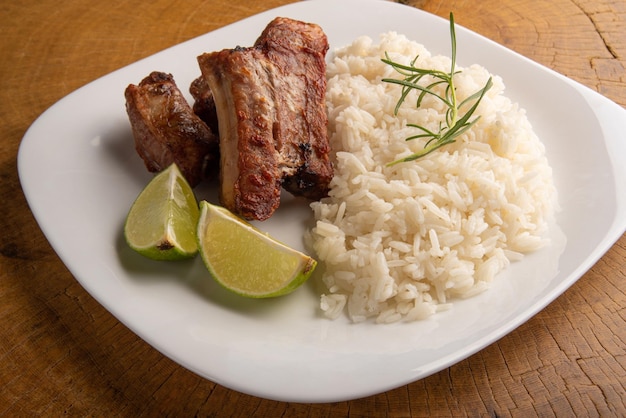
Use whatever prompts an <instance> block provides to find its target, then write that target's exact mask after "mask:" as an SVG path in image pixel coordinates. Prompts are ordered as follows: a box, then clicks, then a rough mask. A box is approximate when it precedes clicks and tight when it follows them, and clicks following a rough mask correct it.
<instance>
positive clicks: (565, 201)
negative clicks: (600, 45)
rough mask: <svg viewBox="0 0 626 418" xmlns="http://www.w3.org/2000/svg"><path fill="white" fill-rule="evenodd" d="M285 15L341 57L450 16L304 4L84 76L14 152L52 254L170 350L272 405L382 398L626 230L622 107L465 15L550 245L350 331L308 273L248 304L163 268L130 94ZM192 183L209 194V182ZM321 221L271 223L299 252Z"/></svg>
mask: <svg viewBox="0 0 626 418" xmlns="http://www.w3.org/2000/svg"><path fill="white" fill-rule="evenodd" d="M355 11H358V13H356V12H355ZM276 16H285V17H291V18H295V19H299V20H304V21H309V22H314V23H317V24H319V25H320V26H321V27H322V28H323V29H324V31H325V32H326V33H327V35H328V38H329V41H330V44H331V51H332V49H334V48H337V47H340V46H343V45H346V44H348V43H350V42H352V40H353V39H354V38H356V37H357V36H360V35H369V36H371V37H373V38H374V39H377V38H378V35H379V34H380V33H382V32H386V31H389V30H395V31H397V32H399V33H402V34H405V35H407V36H408V37H409V38H410V39H413V40H416V41H418V42H420V43H423V44H424V45H425V46H426V48H427V49H429V50H430V51H431V52H433V53H434V54H446V55H449V25H448V22H447V21H446V20H444V19H441V18H439V17H436V16H433V15H430V14H427V13H425V12H423V11H420V10H418V9H415V8H412V7H407V6H402V5H399V4H396V3H391V2H384V1H376V0H343V1H336V0H320V1H306V2H299V3H294V4H290V5H287V6H284V7H281V8H278V9H274V10H270V11H267V12H264V13H261V14H259V15H256V16H253V17H251V18H248V19H245V20H243V21H240V22H237V23H235V24H232V25H230V26H227V27H224V28H222V29H219V30H216V31H214V32H211V33H208V34H206V35H203V36H200V37H198V38H196V39H192V40H190V41H187V42H185V43H182V44H180V45H177V46H174V47H172V48H170V49H167V50H165V51H162V52H160V53H158V54H156V55H153V56H151V57H149V58H146V59H144V60H141V61H139V62H136V63H134V64H132V65H130V66H127V67H125V68H122V69H120V70H118V71H116V72H114V73H112V74H109V75H107V76H105V77H102V78H100V79H98V80H96V81H94V82H92V83H90V84H88V85H86V86H84V87H83V88H81V89H79V90H77V91H76V92H74V93H72V94H70V95H68V96H67V97H65V98H64V99H62V100H60V101H59V102H58V103H56V104H55V105H54V106H52V107H51V108H50V109H49V110H47V111H46V112H45V113H44V114H42V115H41V117H39V118H38V119H37V121H35V122H34V123H33V125H32V126H31V128H30V129H29V130H28V132H27V133H26V135H25V137H24V139H23V142H22V144H21V147H20V151H19V159H18V165H19V175H20V180H21V182H22V186H23V189H24V192H25V194H26V197H27V199H28V202H29V205H30V207H31V209H32V211H33V213H34V215H35V217H36V219H37V221H38V223H39V224H40V226H41V228H42V230H43V232H44V233H45V235H46V237H47V238H48V240H49V241H50V243H51V245H52V246H53V248H54V249H55V250H56V252H57V253H58V255H59V257H60V258H61V259H62V260H63V262H64V263H65V264H66V265H67V267H68V268H69V269H70V271H71V272H72V274H73V275H74V276H75V277H76V279H77V280H78V281H79V282H80V283H81V285H82V286H84V288H85V289H86V290H87V291H88V292H89V293H90V294H91V295H93V296H94V298H96V299H97V300H98V301H99V302H100V303H101V304H102V305H103V306H105V307H106V308H107V309H108V310H109V311H110V312H111V313H112V314H113V315H115V316H116V317H117V318H118V319H119V320H120V321H122V322H123V323H124V324H125V325H127V326H128V327H129V328H130V329H131V330H133V331H134V332H135V333H137V334H138V335H139V336H140V337H141V338H143V339H144V340H146V341H147V342H148V343H150V344H151V345H152V346H153V347H155V348H156V349H157V350H159V351H161V352H162V353H163V354H165V355H166V356H168V357H170V358H172V359H173V360H174V361H176V362H178V363H180V364H181V365H183V366H185V367H187V368H189V369H190V370H192V371H194V372H196V373H197V374H199V375H201V376H204V377H206V378H207V379H210V380H212V381H214V382H216V383H219V384H222V385H224V386H227V387H229V388H232V389H235V390H238V391H241V392H245V393H248V394H252V395H256V396H260V397H265V398H270V399H277V400H284V401H297V402H332V401H340V400H347V399H353V398H358V397H363V396H367V395H370V394H374V393H379V392H383V391H386V390H389V389H391V388H394V387H397V386H401V385H403V384H406V383H408V382H411V381H415V380H418V379H420V378H423V377H425V376H428V375H430V374H432V373H435V372H437V371H439V370H441V369H443V368H445V367H448V366H450V365H451V364H454V363H456V362H458V361H460V360H462V359H464V358H466V357H468V356H470V355H471V354H473V353H475V352H476V351H478V350H480V349H481V348H483V347H485V346H486V345H488V344H490V343H492V342H494V341H496V340H497V339H499V338H501V337H502V336H504V335H505V334H507V333H508V332H510V331H511V330H513V329H514V328H516V327H517V326H519V325H520V324H522V323H523V322H525V321H526V320H527V319H528V318H530V317H531V316H533V315H534V314H536V313H537V312H538V311H540V310H541V309H543V308H544V307H545V306H546V305H547V304H548V303H550V302H551V301H552V300H553V299H555V298H556V297H557V296H559V295H560V294H561V293H562V292H563V291H565V290H566V289H567V288H568V287H570V286H571V285H572V284H573V283H574V282H575V281H576V280H577V279H578V278H579V277H580V276H581V275H582V274H583V273H584V272H585V271H587V270H588V269H589V268H590V267H591V266H592V265H593V264H594V263H595V262H596V261H597V260H598V259H599V258H600V257H601V256H602V254H604V252H605V251H606V250H607V249H608V248H610V246H611V245H612V244H613V243H614V242H615V241H616V240H617V239H618V238H619V237H620V236H621V235H622V234H623V232H624V230H625V229H626V137H625V134H624V132H626V111H625V110H624V109H623V108H621V107H620V106H618V105H616V104H615V103H613V102H611V101H609V100H608V99H606V98H604V97H602V96H600V95H599V94H597V93H595V92H593V91H591V90H590V89H588V88H586V87H584V86H582V85H580V84H578V83H576V82H574V81H572V80H569V79H567V78H565V77H563V76H560V75H558V74H556V73H555V72H553V71H550V70H548V69H546V68H544V67H542V66H540V65H538V64H536V63H533V62H531V61H530V60H528V59H526V58H524V57H522V56H520V55H518V54H516V53H514V52H511V51H510V50H507V49H506V48H504V47H502V46H499V45H497V44H495V43H494V42H491V41H489V40H487V39H485V38H483V37H481V36H479V35H477V34H475V33H472V32H470V31H468V30H465V29H464V28H462V27H460V26H459V27H457V43H458V48H459V52H458V57H457V59H458V64H459V65H460V66H468V65H470V64H473V63H477V64H480V65H482V66H484V67H486V68H487V69H489V70H490V71H491V72H492V73H494V74H498V75H500V76H502V78H503V80H504V82H505V84H506V86H507V95H508V96H509V97H510V98H511V99H513V101H516V102H518V103H520V105H521V106H522V107H524V108H526V109H527V112H528V117H529V119H530V121H531V123H532V124H533V126H534V128H535V131H536V132H537V134H538V135H539V137H540V138H541V139H542V140H543V142H544V143H545V145H546V149H547V155H548V158H549V160H550V162H551V165H552V166H553V168H554V176H555V181H556V184H557V188H558V192H559V199H560V204H561V206H562V209H563V210H562V211H561V212H560V213H559V214H558V217H557V224H558V225H556V226H555V227H554V228H553V232H552V234H551V238H552V239H553V245H552V246H550V247H548V248H546V249H544V250H541V251H539V252H537V253H534V254H532V255H530V256H528V257H526V258H525V259H524V260H523V261H521V262H518V263H514V264H513V265H512V266H511V267H510V268H509V269H508V270H507V271H506V272H505V273H504V274H501V275H500V276H499V277H498V278H497V280H496V281H495V283H494V285H493V287H492V288H491V289H490V290H489V291H487V292H484V293H482V294H481V295H479V296H477V297H474V298H471V299H468V300H464V301H460V302H457V303H455V305H454V307H453V309H452V310H450V311H447V312H443V313H440V314H437V315H435V316H434V317H433V318H431V319H428V320H426V321H421V322H416V323H397V324H391V325H375V324H372V323H361V324H351V323H349V321H348V320H347V319H345V318H341V319H338V320H336V321H330V320H327V319H324V318H322V317H321V315H320V313H319V310H318V305H319V293H320V291H321V290H320V289H319V288H316V286H319V285H316V280H315V279H313V280H310V281H309V282H308V283H307V284H306V285H304V286H303V287H301V288H300V289H298V290H297V291H296V292H295V293H293V294H292V295H290V296H288V297H285V298H279V299H273V300H248V299H243V298H239V297H237V296H234V295H231V294H229V293H227V292H226V291H224V290H223V289H221V288H220V287H219V286H217V285H216V284H215V283H214V282H213V280H212V279H211V278H210V277H209V275H208V273H207V272H206V270H205V268H204V266H203V265H202V262H201V260H200V258H199V257H198V258H196V259H195V260H193V261H188V262H180V263H163V262H153V261H150V260H147V259H144V258H142V257H141V256H139V255H137V254H135V253H133V252H132V251H131V250H129V249H128V248H127V246H126V244H125V243H124V239H123V237H122V226H123V222H124V219H125V217H126V214H127V211H128V209H129V208H130V205H131V204H132V202H133V200H134V199H135V197H136V196H137V195H138V194H139V192H140V191H141V189H142V188H143V187H144V186H145V185H146V184H147V182H148V180H149V179H150V178H151V176H150V174H148V173H147V171H146V170H145V168H144V166H143V163H142V162H141V160H140V159H139V157H138V156H137V155H136V153H135V151H134V144H133V140H132V135H131V131H130V125H129V123H128V119H127V116H126V113H125V108H124V95H123V92H124V89H125V88H126V86H127V85H128V84H130V83H134V84H136V83H138V82H139V81H140V80H141V79H142V78H143V77H144V76H146V75H147V74H149V73H150V72H151V71H153V70H159V71H165V72H170V73H172V74H173V75H174V77H175V79H176V81H177V83H178V85H179V86H180V87H181V90H183V91H186V86H189V83H190V82H191V81H192V80H193V79H194V78H195V77H196V76H198V75H199V74H200V72H199V68H198V66H197V62H196V57H197V56H198V55H200V54H201V53H203V52H207V51H212V50H218V49H222V48H232V47H234V46H236V45H244V46H247V45H251V44H252V43H254V41H255V40H256V38H257V37H258V35H259V34H260V33H261V31H262V30H263V28H264V27H265V26H266V25H267V23H269V22H270V21H271V20H272V19H273V18H274V17H276ZM460 23H461V24H462V22H460ZM196 191H197V195H198V198H200V199H204V198H207V199H211V198H212V197H211V196H213V192H214V191H213V190H211V189H210V188H209V187H204V188H203V187H201V188H199V189H197V190H196ZM311 216H312V214H311V211H310V210H309V208H308V206H307V204H306V203H305V202H302V201H298V200H295V199H287V201H285V202H283V204H282V205H281V208H280V209H279V211H278V212H277V213H276V214H275V215H274V217H273V218H272V219H270V220H269V221H266V222H264V223H262V224H260V227H261V228H262V229H264V230H266V231H268V232H269V233H270V234H273V235H274V236H276V237H277V238H279V239H282V240H283V241H285V242H287V243H288V244H290V245H292V246H294V247H298V248H300V249H302V248H303V244H302V236H303V232H304V228H305V227H306V224H307V222H310V220H311Z"/></svg>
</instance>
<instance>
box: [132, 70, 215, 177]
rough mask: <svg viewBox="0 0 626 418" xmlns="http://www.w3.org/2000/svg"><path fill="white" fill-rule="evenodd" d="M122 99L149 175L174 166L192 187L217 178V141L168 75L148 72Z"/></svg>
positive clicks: (136, 144) (137, 146) (136, 146)
mask: <svg viewBox="0 0 626 418" xmlns="http://www.w3.org/2000/svg"><path fill="white" fill-rule="evenodd" d="M124 95H125V97H126V111H127V113H128V117H129V120H130V123H131V127H132V131H133V136H134V138H135V148H136V149H137V152H138V153H139V155H140V156H141V158H142V159H143V161H144V163H145V165H146V168H147V169H148V170H149V171H150V172H158V171H161V170H163V169H165V168H167V167H168V166H169V165H170V164H172V163H173V162H175V163H176V164H177V165H178V167H179V168H180V170H181V172H182V173H183V175H184V176H185V178H186V179H187V181H188V182H189V183H190V184H191V185H192V186H195V185H197V184H198V183H199V182H200V181H201V180H202V179H203V178H205V177H207V176H211V175H216V174H217V170H218V169H219V161H216V160H214V156H215V154H216V153H217V148H218V147H219V143H218V140H217V137H216V136H215V135H213V133H212V132H211V130H210V129H209V127H208V126H207V125H206V124H205V123H204V122H203V121H202V120H201V119H200V118H199V117H198V116H197V115H196V114H194V113H193V111H192V109H191V106H189V104H188V103H187V101H186V100H185V98H184V97H183V95H182V93H181V92H180V90H179V89H178V87H177V86H176V83H175V82H174V79H173V77H172V76H171V75H170V74H165V73H162V72H157V71H155V72H152V73H151V74H150V75H149V76H147V77H146V78H144V79H143V80H142V81H141V82H140V83H139V85H133V84H131V85H129V86H128V87H127V88H126V90H125V92H124Z"/></svg>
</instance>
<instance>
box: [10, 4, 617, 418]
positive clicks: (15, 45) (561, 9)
mask: <svg viewBox="0 0 626 418" xmlns="http://www.w3.org/2000/svg"><path fill="white" fill-rule="evenodd" d="M286 3H289V1H287V0H270V1H264V2H249V1H243V0H229V1H226V0H215V1H211V2H202V1H195V0H190V1H186V2H170V1H165V0H154V1H152V2H150V3H145V2H140V1H138V0H124V1H120V0H112V1H109V2H88V1H86V0H68V1H65V2H60V3H59V2H52V1H50V0H37V1H35V0H24V1H21V2H11V3H9V2H5V3H3V4H2V5H0V35H1V36H0V43H1V48H0V51H2V60H0V79H1V80H2V81H3V88H2V89H0V124H1V125H0V126H2V147H1V148H0V200H1V202H2V203H1V204H2V215H3V216H1V217H0V231H1V232H0V233H1V234H2V240H0V387H1V388H2V389H1V390H0V415H3V416H37V415H43V416H60V415H69V416H129V417H139V416H237V417H249V416H272V417H280V416H284V417H287V416H289V417H291V416H295V417H331V416H332V417H334V416H349V417H365V416H387V417H421V416H429V417H432V416H519V417H527V416H574V415H578V416H624V415H626V396H625V393H626V387H625V382H626V309H625V308H626V236H622V237H621V239H620V240H619V241H618V242H617V243H616V244H615V245H614V246H613V247H612V248H611V249H610V250H609V251H608V252H607V253H606V255H604V256H603V257H602V259H601V260H600V261H599V262H598V263H597V264H596V265H595V266H594V267H593V268H592V269H591V270H590V271H589V272H587V273H586V274H585V275H583V277H582V278H581V279H580V280H579V281H578V282H577V283H576V284H575V285H574V286H573V287H572V288H570V289H569V290H568V291H566V292H565V293H564V294H563V295H562V296H560V297H559V298H558V299H556V301H554V302H553V303H552V304H550V305H549V306H548V307H547V308H546V309H544V310H543V311H541V312H540V313H539V314H537V315H536V316H535V317H533V318H532V319H531V320H529V321H528V322H527V323H525V324H524V325H522V326H521V327H519V328H518V329H516V330H515V331H514V332H512V333H511V334H509V335H507V336H506V337H504V338H502V339H501V340H499V341H498V342H496V343H494V344H492V345H490V346H488V347H486V348H485V349H483V350H482V351H480V352H478V353H477V354H475V355H473V356H471V357H470V358H468V359H467V360H465V361H462V362H460V363H458V364H456V365H454V366H452V367H450V368H448V369H446V370H443V371H441V372H440V373H437V374H434V375H432V376H430V377H427V378H425V379H422V380H420V381H417V382H414V383H411V384H408V385H406V386H402V387H400V388H397V389H395V390H391V391H388V392H386V393H383V394H379V395H375V396H371V397H368V398H364V399H359V400H355V401H350V402H341V403H334V404H312V405H308V404H293V403H282V402H275V401H269V400H265V399H259V398H255V397H252V396H248V395H244V394H241V393H238V392H235V391H232V390H229V389H227V388H224V387H222V386H220V385H218V384H215V383H213V382H210V381H207V380H205V379H202V378H200V377H198V376H196V375H195V374H193V373H192V372H190V371H188V370H186V369H184V368H182V367H180V366H179V365H177V364H176V363H174V362H173V361H171V360H169V359H168V358H166V357H164V356H163V355H161V354H160V353H159V352H157V351H156V350H154V349H153V348H152V347H150V346H149V345H148V344H147V343H145V342H144V341H143V340H141V339H140V338H138V337H137V336H136V335H135V334H133V333H132V332H130V331H129V330H128V329H127V328H126V327H125V326H124V325H122V324H121V323H120V322H119V321H117V320H116V319H115V318H114V317H113V316H112V315H111V314H109V313H108V312H107V311H106V310H105V309H104V308H103V307H102V306H101V305H99V304H98V303H97V302H96V301H95V300H94V299H93V298H92V297H91V296H90V295H89V294H87V293H86V292H85V290H84V289H83V288H82V287H81V286H80V285H79V284H78V283H77V281H76V280H75V279H74V277H72V275H71V274H70V273H69V272H68V270H67V269H66V268H65V267H64V265H63V264H62V263H61V261H60V260H59V258H58V257H57V256H56V254H55V253H54V251H53V250H52V248H51V247H50V245H49V244H48V242H47V241H46V239H45V237H44V235H43V234H42V232H41V230H40V229H39V227H38V225H37V224H36V222H35V220H34V218H33V216H32V214H31V212H30V211H29V209H28V205H27V203H26V200H25V198H24V195H23V193H22V191H21V188H20V184H19V180H18V177H17V167H16V155H17V152H18V147H19V144H20V140H21V138H22V137H23V135H24V133H25V132H26V130H27V129H28V127H29V125H30V124H31V123H32V122H33V121H34V120H35V119H36V118H37V117H38V116H39V115H40V114H41V113H42V112H43V111H45V110H46V109H47V108H48V107H49V106H51V105H52V104H54V103H55V102H56V101H57V100H59V99H61V98H62V97H64V96H65V95H67V94H69V93H70V92H72V91H73V90H75V89H77V88H79V87H80V86H82V85H84V84H86V83H88V82H90V81H92V80H94V79H96V78H98V77H100V76H102V75H105V74H107V73H109V72H111V71H114V70H116V69H118V68H120V67H122V66H124V65H127V64H129V63H132V62H134V61H136V60H138V59H140V58H143V57H146V56H149V55H151V54H153V53H156V52H158V51H160V50H162V49H164V48H166V47H169V46H172V45H175V44H177V43H179V42H182V41H184V40H187V39H190V38H193V37H195V36H198V35H201V34H203V33H206V32H208V31H211V30H214V29H216V28H219V27H221V26H224V25H226V24H229V23H232V22H234V21H237V20H239V19H242V18H244V17H247V16H250V15H253V14H255V13H258V12H261V11H264V10H267V9H270V8H272V7H276V6H279V5H282V4H286ZM404 3H406V4H409V5H411V6H414V7H419V8H422V9H424V10H427V11H429V12H432V13H435V14H438V15H441V16H443V17H446V16H447V15H448V13H449V12H450V11H454V13H455V19H456V21H457V22H458V23H459V24H461V25H463V26H466V27H468V28H470V29H473V30H474V31H476V32H478V33H481V34H483V35H485V36H487V37H489V38H491V39H493V40H494V41H496V42H499V43H501V44H503V45H505V46H507V47H509V48H511V49H513V50H515V51H517V52H519V53H521V54H523V55H525V56H527V57H529V58H531V59H533V60H535V61H538V62H539V63H541V64H544V65H546V66H548V67H550V68H553V69H554V70H556V71H558V72H560V73H562V74H565V75H566V76H568V77H571V78H573V79H575V80H577V81H580V82H581V83H583V84H585V85H587V86H589V87H591V88H592V89H594V90H597V91H599V92H600V93H602V94H604V95H606V96H607V97H609V98H610V99H612V100H614V101H615V102H617V103H618V104H620V105H622V106H625V107H626V71H625V70H624V67H625V66H626V0H585V1H583V0H552V1H550V2H546V1H542V0H516V1H513V0H499V1H495V0H482V1H480V2H475V1H467V0H453V1H441V0H421V1H419V0H418V1H404ZM347 18H348V17H347ZM95 100H97V98H95ZM51 140H53V139H51ZM625 140H626V137H625ZM42 175H45V173H42Z"/></svg>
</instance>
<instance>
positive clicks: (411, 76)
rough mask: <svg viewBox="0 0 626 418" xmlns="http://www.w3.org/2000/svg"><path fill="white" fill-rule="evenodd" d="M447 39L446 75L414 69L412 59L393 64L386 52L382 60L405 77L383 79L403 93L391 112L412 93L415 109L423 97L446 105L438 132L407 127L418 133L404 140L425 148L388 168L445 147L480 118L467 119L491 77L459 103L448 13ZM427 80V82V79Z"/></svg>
mask: <svg viewBox="0 0 626 418" xmlns="http://www.w3.org/2000/svg"><path fill="white" fill-rule="evenodd" d="M450 40H451V44H452V56H451V58H452V64H451V67H450V72H449V73H446V72H444V71H439V70H432V69H430V70H429V69H424V68H417V67H415V61H417V58H418V57H415V58H414V59H413V60H412V61H411V62H410V64H409V65H403V64H400V63H397V62H394V61H392V60H391V58H390V57H389V55H388V54H387V53H385V58H383V59H382V61H383V62H384V63H385V64H388V65H391V66H392V67H393V68H394V69H395V70H396V71H397V72H398V73H400V74H401V75H402V76H404V78H403V79H394V78H384V79H383V80H382V81H384V82H386V83H392V84H399V85H400V86H402V94H401V95H400V98H399V99H398V103H397V104H396V107H395V110H394V114H395V115H397V114H398V111H399V109H400V106H401V105H402V103H404V101H405V100H406V98H407V96H408V95H409V93H410V92H411V91H412V90H419V91H420V93H419V95H418V97H417V103H416V106H417V107H420V106H421V104H422V101H423V100H424V97H426V95H432V96H433V97H435V98H437V99H439V100H440V101H441V102H442V103H443V104H444V105H445V106H447V110H446V118H445V126H444V125H443V124H440V125H439V129H438V131H437V132H433V131H431V130H429V129H427V128H425V127H424V126H421V125H417V124H411V123H409V124H407V126H410V127H413V128H417V129H419V130H420V131H421V133H419V134H416V135H413V136H410V137H408V138H406V141H410V140H413V139H417V138H427V139H428V140H427V141H426V144H425V145H424V149H422V150H421V151H419V152H417V153H415V154H411V155H409V156H408V157H405V158H401V159H399V160H396V161H393V162H391V163H388V164H387V166H392V165H395V164H399V163H402V162H407V161H413V160H416V159H418V158H421V157H423V156H425V155H427V154H430V153H431V152H433V151H435V150H436V149H438V148H441V147H443V146H444V145H447V144H451V143H453V142H455V141H456V138H457V137H458V136H460V135H461V134H463V133H464V132H465V131H467V130H468V129H469V128H470V127H471V126H472V125H474V124H475V123H476V121H477V120H478V119H479V118H480V116H477V117H476V118H474V119H472V120H470V118H471V116H472V114H473V113H474V111H475V110H476V108H477V107H478V104H479V103H480V101H481V100H482V98H483V96H484V95H485V93H486V92H487V90H489V89H490V88H491V86H492V85H493V82H492V80H491V77H490V78H489V80H487V83H486V84H485V86H484V87H483V88H482V89H480V90H478V91H477V92H476V93H474V94H472V95H471V96H469V97H468V98H466V99H465V100H463V101H462V102H461V103H458V99H457V95H456V87H455V86H454V75H455V74H457V73H458V71H456V70H455V67H456V33H455V30H454V15H453V14H452V13H450ZM427 76H428V77H430V80H431V81H430V83H423V84H425V85H422V84H419V83H420V82H421V81H422V80H423V79H424V78H425V77H427ZM426 79H427V80H428V78H426ZM439 85H445V89H444V94H443V95H441V94H439V93H438V92H436V91H435V90H434V89H435V87H437V86H439ZM473 100H475V102H474V104H473V105H472V106H471V107H470V108H469V109H468V110H467V112H465V114H464V115H463V116H460V117H459V111H460V109H461V108H462V107H463V106H464V105H466V104H468V103H469V102H471V101H473Z"/></svg>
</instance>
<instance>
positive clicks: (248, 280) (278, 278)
mask: <svg viewBox="0 0 626 418" xmlns="http://www.w3.org/2000/svg"><path fill="white" fill-rule="evenodd" d="M197 236H198V247H199V250H200V255H201V256H202V259H203V260H204V263H205V264H206V266H207V268H208V270H209V271H210V273H211V275H212V276H213V278H214V279H215V280H216V281H217V282H218V283H220V284H221V285H222V286H224V287H225V288H227V289H229V290H231V291H233V292H235V293H237V294H239V295H242V296H246V297H252V298H267V297H274V296H281V295H285V294H287V293H290V292H292V291H293V290H295V289H296V288H297V287H298V286H300V285H301V284H302V283H304V282H305V281H306V280H307V279H308V278H309V277H310V275H311V273H312V272H313V270H314V269H315V266H316V265H317V262H316V261H315V260H314V259H312V258H311V257H309V256H307V255H306V254H303V253H301V252H299V251H297V250H294V249H292V248H290V247H288V246H286V245H285V244H283V243H281V242H279V241H277V240H275V239H274V238H272V237H270V236H269V235H267V234H265V233H263V232H261V231H260V230H259V229H257V228H255V227H254V226H253V225H251V224H249V223H248V222H246V221H244V220H242V219H240V218H238V217H237V216H235V215H234V214H232V213H231V212H230V211H228V210H227V209H225V208H223V207H221V206H216V205H212V204H210V203H208V202H206V201H202V202H200V219H199V221H198V231H197Z"/></svg>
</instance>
